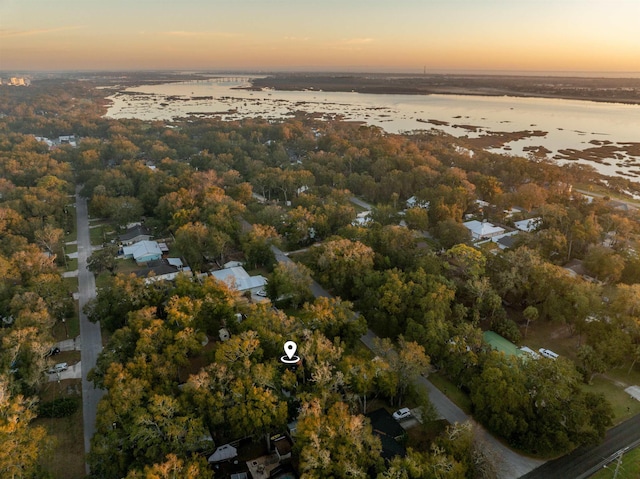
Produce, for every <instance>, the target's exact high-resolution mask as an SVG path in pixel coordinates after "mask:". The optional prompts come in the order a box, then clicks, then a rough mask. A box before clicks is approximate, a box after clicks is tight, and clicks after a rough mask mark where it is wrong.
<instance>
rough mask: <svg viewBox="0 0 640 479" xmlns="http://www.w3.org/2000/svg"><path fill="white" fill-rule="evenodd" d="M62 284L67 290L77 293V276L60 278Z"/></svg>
mask: <svg viewBox="0 0 640 479" xmlns="http://www.w3.org/2000/svg"><path fill="white" fill-rule="evenodd" d="M62 282H63V283H64V284H65V285H66V286H67V289H68V290H69V291H70V292H72V293H75V292H77V291H78V278H77V276H74V277H71V278H62Z"/></svg>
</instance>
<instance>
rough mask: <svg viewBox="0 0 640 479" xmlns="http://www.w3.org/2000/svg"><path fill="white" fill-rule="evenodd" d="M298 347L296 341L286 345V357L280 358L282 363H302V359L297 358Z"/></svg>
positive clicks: (288, 342)
mask: <svg viewBox="0 0 640 479" xmlns="http://www.w3.org/2000/svg"><path fill="white" fill-rule="evenodd" d="M297 349H298V345H297V344H296V343H295V342H294V341H287V342H286V343H284V354H285V355H284V356H282V357H281V358H280V361H282V362H283V363H286V364H295V363H297V362H298V361H300V358H299V357H298V356H296V355H295V354H296V350H297Z"/></svg>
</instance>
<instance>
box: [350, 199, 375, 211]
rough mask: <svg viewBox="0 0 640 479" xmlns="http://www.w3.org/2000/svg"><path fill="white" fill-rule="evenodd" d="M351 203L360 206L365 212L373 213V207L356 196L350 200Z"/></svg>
mask: <svg viewBox="0 0 640 479" xmlns="http://www.w3.org/2000/svg"><path fill="white" fill-rule="evenodd" d="M349 201H351V203H353V204H354V205H358V206H359V207H360V208H362V209H363V210H367V211H371V209H372V208H373V206H371V205H370V204H369V203H367V202H366V201H362V200H361V199H360V198H356V197H355V196H352V197H351V198H349Z"/></svg>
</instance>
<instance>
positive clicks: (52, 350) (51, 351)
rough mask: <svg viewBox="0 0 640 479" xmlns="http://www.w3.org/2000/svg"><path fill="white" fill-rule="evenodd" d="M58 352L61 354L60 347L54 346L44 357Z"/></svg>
mask: <svg viewBox="0 0 640 479" xmlns="http://www.w3.org/2000/svg"><path fill="white" fill-rule="evenodd" d="M56 354H60V348H59V347H57V346H54V347H52V348H51V349H50V350H49V351H47V354H45V355H44V357H45V358H48V357H49V356H55V355H56Z"/></svg>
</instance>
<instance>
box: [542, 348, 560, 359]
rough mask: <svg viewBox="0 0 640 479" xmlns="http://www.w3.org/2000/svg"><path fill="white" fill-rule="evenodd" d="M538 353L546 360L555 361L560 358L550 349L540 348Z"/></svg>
mask: <svg viewBox="0 0 640 479" xmlns="http://www.w3.org/2000/svg"><path fill="white" fill-rule="evenodd" d="M538 351H540V354H542V355H543V356H544V357H545V358H549V359H553V360H556V359H558V356H559V355H558V354H556V353H554V352H553V351H551V350H550V349H544V348H540V349H539V350H538Z"/></svg>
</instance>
